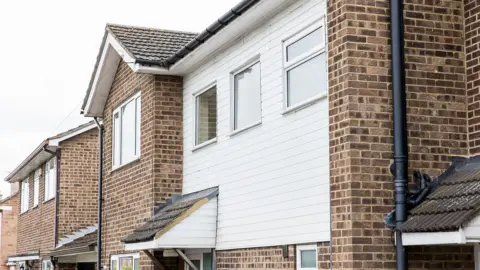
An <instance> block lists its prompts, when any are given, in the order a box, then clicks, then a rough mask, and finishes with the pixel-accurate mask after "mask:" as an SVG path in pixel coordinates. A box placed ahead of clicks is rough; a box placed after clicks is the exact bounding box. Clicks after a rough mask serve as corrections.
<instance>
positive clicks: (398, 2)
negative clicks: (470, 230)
mask: <svg viewBox="0 0 480 270" xmlns="http://www.w3.org/2000/svg"><path fill="white" fill-rule="evenodd" d="M403 31H404V30H403V1H402V0H390V35H391V40H392V87H393V93H392V98H393V148H394V152H393V162H394V164H395V181H394V184H395V225H396V228H398V227H399V226H400V225H401V224H402V223H403V222H405V220H406V219H407V211H406V191H407V175H408V171H407V169H408V150H407V124H406V95H405V56H404V51H403V50H404V49H403V48H404V37H403V34H404V33H403ZM395 242H396V255H397V256H396V257H397V258H396V259H397V270H407V268H408V267H407V255H406V254H407V252H406V249H405V247H404V246H403V243H402V233H401V232H400V231H398V230H396V231H395Z"/></svg>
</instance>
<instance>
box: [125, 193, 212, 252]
mask: <svg viewBox="0 0 480 270" xmlns="http://www.w3.org/2000/svg"><path fill="white" fill-rule="evenodd" d="M217 196H218V187H214V188H209V189H205V190H201V191H197V192H194V193H189V194H185V195H177V196H173V197H172V198H171V199H169V200H168V202H167V203H166V204H164V205H161V206H159V207H158V208H157V210H156V211H155V213H154V215H153V217H152V218H151V219H150V220H148V221H147V222H146V223H145V224H143V225H141V226H140V227H138V228H137V229H135V230H134V231H133V232H132V233H131V234H130V235H128V236H127V237H125V238H124V239H123V240H122V241H123V242H124V243H125V250H144V251H145V250H151V249H188V248H214V247H215V237H216V227H217Z"/></svg>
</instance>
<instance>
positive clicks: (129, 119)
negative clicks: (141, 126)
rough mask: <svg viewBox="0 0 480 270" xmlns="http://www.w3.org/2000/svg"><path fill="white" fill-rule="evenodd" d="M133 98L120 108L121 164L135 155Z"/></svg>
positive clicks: (134, 110)
mask: <svg viewBox="0 0 480 270" xmlns="http://www.w3.org/2000/svg"><path fill="white" fill-rule="evenodd" d="M135 114H136V109H135V100H132V101H131V102H129V103H128V104H127V105H125V106H124V107H123V108H122V118H121V120H122V130H121V136H122V142H121V148H122V149H121V164H125V163H127V162H129V161H131V160H133V159H134V157H135V129H136V128H135Z"/></svg>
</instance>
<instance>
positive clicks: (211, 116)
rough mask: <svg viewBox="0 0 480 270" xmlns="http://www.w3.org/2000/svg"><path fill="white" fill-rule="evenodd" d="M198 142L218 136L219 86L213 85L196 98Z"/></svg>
mask: <svg viewBox="0 0 480 270" xmlns="http://www.w3.org/2000/svg"><path fill="white" fill-rule="evenodd" d="M196 104H197V105H196V106H197V116H196V117H197V121H196V123H197V127H196V131H197V137H196V141H197V144H201V143H203V142H206V141H208V140H211V139H213V138H215V137H217V88H216V87H213V88H211V89H209V90H207V91H205V92H203V93H202V94H201V95H199V96H198V97H197V98H196Z"/></svg>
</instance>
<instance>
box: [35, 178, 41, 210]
mask: <svg viewBox="0 0 480 270" xmlns="http://www.w3.org/2000/svg"><path fill="white" fill-rule="evenodd" d="M40 173H41V169H37V170H36V171H35V174H34V178H33V207H35V206H37V205H38V197H39V196H40V194H39V193H40Z"/></svg>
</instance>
